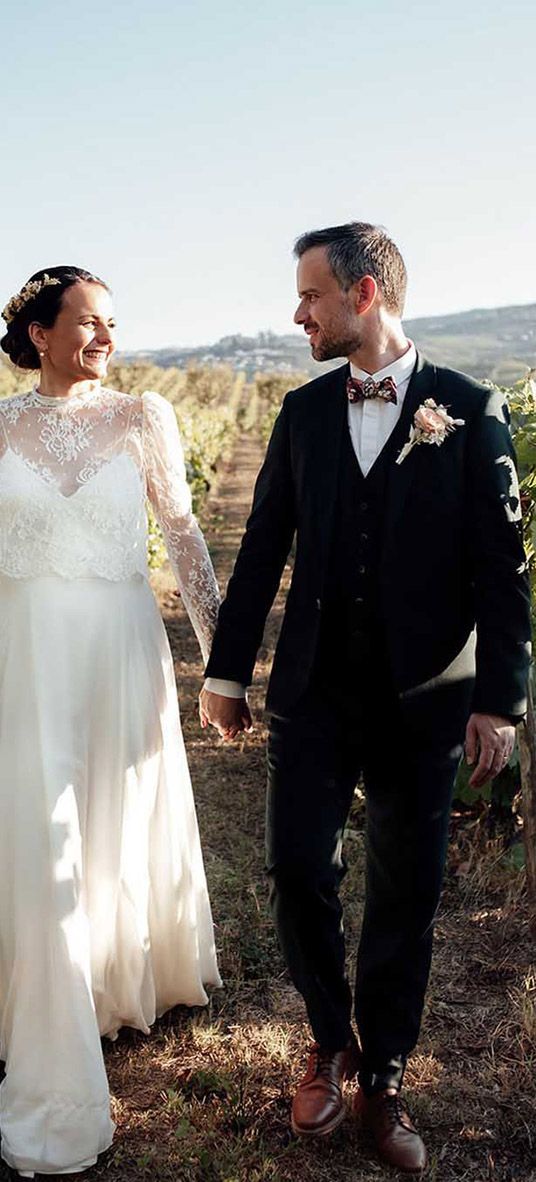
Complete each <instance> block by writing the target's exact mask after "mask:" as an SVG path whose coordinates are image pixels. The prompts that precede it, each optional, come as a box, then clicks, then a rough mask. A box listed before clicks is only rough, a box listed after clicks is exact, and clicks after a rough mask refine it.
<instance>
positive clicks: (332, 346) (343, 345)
mask: <svg viewBox="0 0 536 1182" xmlns="http://www.w3.org/2000/svg"><path fill="white" fill-rule="evenodd" d="M362 344H363V339H362V337H361V335H360V334H359V333H354V334H353V335H352V336H338V335H337V336H336V335H335V334H330V333H329V332H323V331H322V329H318V336H317V339H316V341H315V342H314V343H313V341H311V353H312V355H313V357H314V359H315V361H332V360H333V359H334V358H335V357H350V356H351V355H352V353H356V352H357V350H358V349H360V348H361V347H362Z"/></svg>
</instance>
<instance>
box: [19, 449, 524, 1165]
mask: <svg viewBox="0 0 536 1182" xmlns="http://www.w3.org/2000/svg"><path fill="white" fill-rule="evenodd" d="M260 458H261V449H260V446H259V445H258V444H257V443H256V442H255V440H254V439H252V438H251V436H249V435H245V436H244V437H243V438H242V439H241V440H240V441H239V443H238V445H237V447H236V449H235V452H234V456H233V458H232V460H231V461H230V463H229V464H228V465H227V468H226V469H225V471H224V473H223V475H222V477H221V478H220V482H219V487H218V489H217V490H216V493H215V495H213V497H212V500H211V502H210V503H209V505H208V507H207V510H206V511H205V514H204V517H205V526H206V533H207V537H208V540H209V543H210V546H211V550H212V553H213V557H214V561H215V565H216V569H217V573H218V576H219V578H220V581H221V584H222V586H225V582H226V579H227V577H228V575H229V573H230V570H231V567H232V562H233V558H234V555H235V553H236V549H237V547H238V543H239V540H240V536H241V533H242V530H243V526H244V522H245V518H246V515H247V510H248V507H249V502H250V498H251V491H252V486H253V481H254V477H255V473H256V471H257V468H258V466H259V463H260ZM155 587H156V590H157V593H158V596H159V599H160V602H161V606H162V611H163V615H164V619H165V622H166V627H167V629H168V633H169V637H170V641H171V645H172V648H173V652H174V656H175V662H176V671H177V678H178V682H179V696H180V701H181V709H182V717H183V726H184V732H185V737H186V743H187V747H188V754H189V761H190V768H191V772H192V779H193V783H194V790H195V795H196V800H197V806H198V813H199V821H200V828H201V834H202V841H203V848H204V853H205V863H206V869H207V875H208V879H209V886H210V891H211V898H212V903H213V910H214V918H215V922H216V930H217V943H218V948H219V955H220V967H221V971H222V975H223V978H224V981H225V987H224V989H223V990H222V991H216V992H214V993H213V995H212V997H211V1001H210V1005H209V1007H208V1008H207V1009H206V1010H200V1011H196V1012H192V1011H189V1010H185V1009H181V1008H178V1009H176V1010H174V1011H173V1012H172V1013H170V1014H168V1015H166V1016H165V1017H164V1018H163V1019H162V1020H161V1021H160V1022H158V1023H157V1025H156V1027H155V1029H154V1031H153V1033H152V1035H151V1037H150V1038H145V1037H144V1036H142V1035H140V1034H137V1033H135V1032H129V1031H124V1032H122V1033H121V1035H120V1037H119V1039H118V1041H117V1042H116V1043H115V1044H113V1045H111V1046H110V1045H109V1044H107V1047H106V1049H105V1055H106V1066H107V1070H108V1074H109V1078H110V1084H111V1088H112V1092H113V1096H114V1101H113V1103H114V1110H115V1118H116V1120H117V1124H118V1128H117V1134H116V1140H115V1142H114V1146H113V1148H112V1150H111V1151H110V1153H109V1154H108V1155H106V1157H105V1158H104V1159H102V1161H101V1162H100V1163H99V1165H98V1166H97V1167H95V1168H94V1169H93V1170H90V1171H88V1172H87V1173H86V1175H84V1178H85V1179H87V1180H88V1182H94V1180H96V1179H97V1178H105V1179H109V1180H110V1182H118V1180H120V1179H121V1180H122V1182H127V1180H128V1182H141V1180H142V1179H155V1180H157V1182H172V1180H173V1182H373V1180H374V1182H382V1180H384V1179H394V1178H395V1177H396V1175H395V1174H393V1172H392V1171H390V1170H388V1169H385V1168H383V1167H382V1166H381V1165H379V1164H378V1162H377V1161H376V1160H375V1158H374V1155H373V1153H372V1152H371V1149H370V1146H368V1145H366V1144H364V1143H363V1141H362V1138H361V1136H360V1135H359V1132H358V1130H357V1129H356V1128H355V1126H354V1123H353V1121H352V1120H351V1119H348V1120H347V1121H346V1122H345V1124H344V1125H343V1126H342V1128H341V1129H340V1130H339V1131H338V1132H337V1133H336V1134H335V1135H334V1136H333V1137H332V1138H330V1139H329V1140H327V1141H324V1142H321V1143H316V1144H302V1143H301V1142H300V1143H298V1142H296V1141H295V1140H293V1139H292V1138H291V1137H290V1135H289V1131H288V1106H289V1100H290V1095H291V1091H292V1088H293V1086H294V1084H295V1082H296V1080H297V1078H298V1077H299V1075H300V1074H301V1071H302V1068H303V1062H304V1052H305V1048H306V1045H307V1041H308V1034H307V1028H306V1026H305V1023H304V1014H303V1010H302V1006H301V1002H300V1000H299V999H298V998H297V997H296V995H295V993H294V991H293V990H292V988H291V987H290V986H289V984H288V981H287V978H286V975H285V972H284V969H283V966H282V963H281V960H280V957H279V953H278V950H277V947H276V943H275V939H274V935H273V931H272V925H271V922H270V919H269V916H268V913H267V907H266V886H265V882H264V876H263V822H264V816H263V813H264V737H265V736H264V726H263V722H262V711H261V707H262V697H263V691H264V688H265V681H266V675H267V672H268V668H269V661H270V655H271V651H272V648H273V643H274V636H275V633H276V630H277V626H278V617H279V613H280V610H281V604H280V603H278V604H276V607H275V609H274V612H273V613H272V617H271V619H270V621H269V624H268V628H267V632H266V637H265V647H264V648H263V650H262V652H261V655H260V661H259V665H258V676H257V681H256V688H255V690H254V692H253V695H252V699H253V708H254V712H255V714H256V716H257V719H258V721H257V727H256V731H255V734H254V735H253V736H251V737H248V738H246V739H245V740H244V741H240V742H237V743H236V744H235V745H234V746H233V747H224V746H223V745H222V744H221V743H220V742H219V740H218V738H217V736H216V735H215V733H212V732H211V733H207V732H202V731H201V730H200V729H199V726H198V722H197V705H196V699H197V693H198V689H199V685H200V680H201V674H202V670H201V664H200V659H199V654H198V650H197V646H196V642H195V639H194V638H193V636H192V633H191V630H190V627H189V625H188V622H187V620H186V618H185V616H184V612H183V609H182V606H181V605H180V603H179V601H178V599H177V596H176V595H175V593H174V591H173V583H172V581H171V579H170V577H169V575H168V574H166V573H165V572H163V573H161V574H160V575H158V577H157V579H156V580H155ZM362 820H363V805H362V802H360V801H359V800H357V799H356V806H355V810H354V813H353V815H352V817H351V820H350V826H349V832H348V837H347V853H348V859H349V862H350V872H349V874H348V877H347V880H346V883H345V888H344V889H345V896H346V901H347V914H348V923H347V932H348V943H349V947H350V948H354V947H355V941H356V935H357V930H358V923H359V911H360V905H361V899H362V880H361V862H362ZM518 879H519V876H516V875H515V873H513V872H512V871H510V870H508V869H506V868H505V867H504V864H503V862H501V861H500V860H499V852H498V850H496V851H495V855H494V853H493V846H491V848H490V843H489V841H487V840H486V839H485V837H484V836H483V835H482V836H481V837H480V838H479V839H478V840H477V839H475V834H474V833H473V832H472V831H471V832H469V830H468V828H467V825H466V824H464V825H462V826H461V828H460V830H459V832H458V833H457V835H456V841H455V843H454V844H453V848H452V857H451V865H450V874H449V878H448V882H447V888H446V893H445V901H444V905H443V909H442V915H441V919H440V922H439V925H438V937H437V950H436V957H435V962H434V970H433V976H432V981H431V986H430V991H429V996H428V1006H427V1011H426V1015H425V1022H424V1026H423V1033H422V1040H421V1043H420V1046H419V1054H418V1055H417V1056H415V1057H414V1059H413V1060H412V1062H411V1064H410V1067H409V1069H408V1074H407V1083H408V1088H407V1092H408V1096H409V1099H410V1104H411V1107H412V1110H413V1112H414V1115H415V1116H416V1118H417V1120H418V1123H419V1125H420V1127H421V1129H422V1131H423V1133H424V1135H425V1137H426V1140H427V1143H428V1146H429V1149H430V1155H431V1165H430V1169H429V1171H428V1175H427V1177H428V1178H430V1179H434V1180H440V1182H534V1180H535V1179H536V1120H535V1118H536V1102H535V1083H534V1078H535V1068H536V1052H535V1035H536V1011H535V1007H534V977H533V976H532V979H531V977H530V973H531V969H530V965H531V947H530V942H529V937H528V930H527V913H526V909H525V906H524V902H523V894H522V889H521V886H520V884H519V881H518ZM0 1176H2V1177H4V1176H5V1177H7V1176H8V1175H7V1173H6V1174H5V1175H0Z"/></svg>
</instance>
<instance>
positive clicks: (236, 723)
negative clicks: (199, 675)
mask: <svg viewBox="0 0 536 1182" xmlns="http://www.w3.org/2000/svg"><path fill="white" fill-rule="evenodd" d="M199 718H200V721H201V726H202V727H203V729H204V728H205V727H207V726H209V725H211V726H215V727H216V730H217V731H218V733H219V734H220V735H221V737H222V739H224V740H225V741H226V742H228V741H229V740H230V739H236V736H237V735H238V734H240V731H251V730H253V723H252V718H251V714H250V710H249V706H248V704H247V702H246V699H245V698H227V697H225V696H224V695H223V694H213V693H211V692H210V690H207V689H202V690H201V693H200V695H199Z"/></svg>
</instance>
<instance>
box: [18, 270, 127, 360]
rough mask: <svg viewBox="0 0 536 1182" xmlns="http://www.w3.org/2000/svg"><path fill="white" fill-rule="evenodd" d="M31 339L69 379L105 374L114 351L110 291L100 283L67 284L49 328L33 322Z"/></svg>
mask: <svg viewBox="0 0 536 1182" xmlns="http://www.w3.org/2000/svg"><path fill="white" fill-rule="evenodd" d="M32 329H33V331H32V333H31V336H32V340H33V341H34V344H35V345H36V347H37V349H38V351H39V352H40V353H42V352H44V354H45V356H44V358H43V361H46V363H47V367H50V369H51V370H55V371H56V372H57V373H58V375H61V376H62V377H63V378H70V379H71V380H72V381H83V380H84V379H85V380H86V381H87V380H93V381H98V380H100V379H103V378H105V377H106V370H107V368H108V362H109V361H110V358H111V356H112V354H113V352H114V350H115V331H116V321H115V316H114V311H113V304H112V297H111V295H110V292H109V291H107V290H106V288H105V287H102V286H101V284H100V283H86V282H84V281H81V282H79V283H74V284H73V285H72V286H71V287H68V288H67V290H66V291H65V293H64V295H63V299H62V301H61V308H60V311H59V313H58V316H57V318H56V321H55V323H54V324H53V326H52V328H41V326H40V325H37V324H36V325H32Z"/></svg>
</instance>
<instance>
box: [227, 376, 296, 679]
mask: <svg viewBox="0 0 536 1182" xmlns="http://www.w3.org/2000/svg"><path fill="white" fill-rule="evenodd" d="M288 398H289V396H288V395H287V397H286V398H285V401H284V403H283V406H282V408H281V410H280V412H279V415H278V417H277V419H276V422H275V426H274V429H273V432H272V435H271V438H270V442H269V444H268V450H267V452H266V457H265V460H264V463H263V465H262V468H261V470H260V472H259V475H258V477H257V481H256V484H255V491H254V495H253V505H252V509H251V513H250V516H249V518H248V521H247V524H246V531H245V534H244V537H243V539H242V543H241V546H240V550H239V552H238V556H237V559H236V562H235V567H234V570H233V573H232V575H231V578H230V581H229V585H228V587H227V594H226V597H225V599H224V602H223V603H222V605H221V608H220V613H219V618H218V625H217V628H216V634H215V636H214V641H213V645H212V652H211V655H210V659H209V662H208V665H207V668H206V675H207V677H216V678H220V679H221V678H223V679H227V680H232V681H238V682H241V683H242V684H243V685H249V684H250V682H251V680H252V676H253V669H254V667H255V661H256V659H257V652H258V649H259V647H260V644H261V642H262V636H263V632H264V625H265V622H266V617H267V615H268V612H269V611H270V608H271V606H272V603H273V601H274V598H275V595H276V593H277V589H278V587H279V583H280V580H281V575H282V572H283V568H284V566H285V562H286V560H287V558H288V555H289V552H290V548H291V546H292V540H293V537H294V530H295V527H296V521H295V516H296V515H295V497H294V485H293V479H292V472H291V456H290V434H289V421H288V420H289V404H288Z"/></svg>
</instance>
